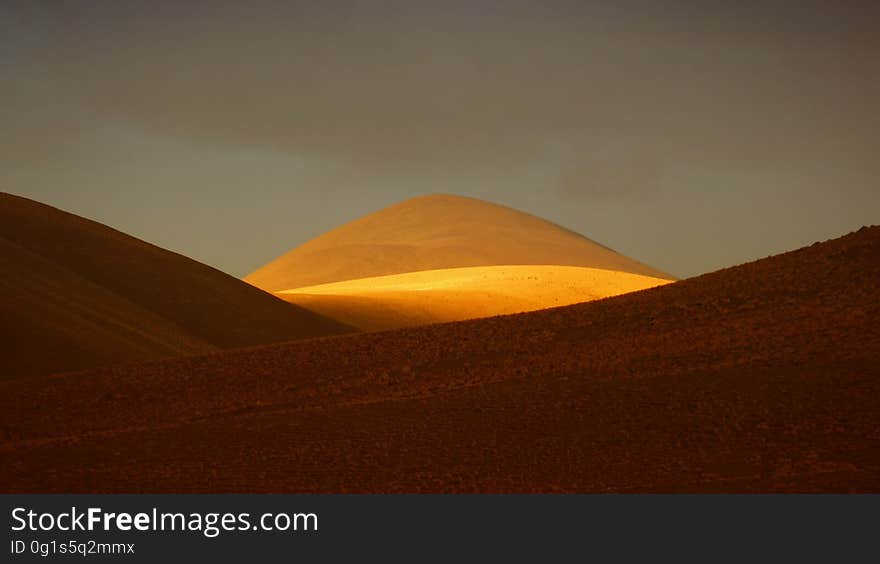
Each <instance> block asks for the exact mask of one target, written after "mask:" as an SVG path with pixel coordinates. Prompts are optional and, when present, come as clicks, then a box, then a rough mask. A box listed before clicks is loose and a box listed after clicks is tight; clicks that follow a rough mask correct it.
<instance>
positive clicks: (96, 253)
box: [0, 193, 348, 378]
mask: <svg viewBox="0 0 880 564" xmlns="http://www.w3.org/2000/svg"><path fill="white" fill-rule="evenodd" d="M0 278H2V279H0V289H2V295H0V378H11V377H19V376H28V375H34V374H47V373H51V372H58V371H65V370H79V369H83V368H90V367H95V366H101V365H105V364H110V363H114V362H126V361H129V362H130V361H134V360H144V359H150V358H159V357H165V356H169V355H175V354H190V353H194V352H207V351H210V350H215V349H218V348H230V347H239V346H246V345H255V344H262V343H274V342H281V341H287V340H292V339H301V338H307V337H316V336H323V335H330V334H338V333H341V332H345V331H347V330H348V328H347V327H343V326H341V325H340V324H339V323H336V322H333V321H330V320H327V319H324V318H322V317H320V316H318V315H316V314H314V313H312V312H309V311H306V310H303V309H301V308H298V307H296V306H293V305H291V304H287V303H285V302H284V301H282V300H279V299H278V298H276V297H274V296H272V295H269V294H267V293H266V292H262V291H260V290H258V289H257V288H254V287H253V286H251V285H249V284H246V283H244V282H242V281H240V280H238V279H236V278H234V277H232V276H229V275H227V274H224V273H222V272H220V271H218V270H215V269H213V268H210V267H208V266H205V265H203V264H201V263H198V262H196V261H193V260H191V259H188V258H186V257H183V256H181V255H178V254H175V253H172V252H170V251H166V250H164V249H161V248H159V247H156V246H153V245H150V244H149V243H145V242H143V241H141V240H139V239H135V238H134V237H130V236H128V235H125V234H124V233H120V232H119V231H116V230H114V229H111V228H109V227H107V226H105V225H101V224H99V223H96V222H93V221H90V220H87V219H85V218H82V217H78V216H76V215H73V214H69V213H65V212H63V211H60V210H57V209H55V208H52V207H49V206H46V205H43V204H40V203H37V202H34V201H32V200H28V199H26V198H20V197H17V196H13V195H10V194H6V193H0Z"/></svg>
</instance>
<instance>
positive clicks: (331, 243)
mask: <svg viewBox="0 0 880 564" xmlns="http://www.w3.org/2000/svg"><path fill="white" fill-rule="evenodd" d="M509 264H516V265H526V264H532V265H547V264H557V265H565V266H585V267H590V268H601V269H605V270H616V271H620V272H629V273H633V274H641V275H644V276H652V277H657V278H664V279H673V277H672V276H670V275H668V274H666V273H664V272H661V271H659V270H657V269H654V268H651V267H649V266H646V265H644V264H641V263H639V262H637V261H635V260H633V259H630V258H627V257H625V256H623V255H621V254H619V253H617V252H615V251H613V250H611V249H609V248H607V247H604V246H602V245H600V244H598V243H596V242H594V241H591V240H590V239H587V238H586V237H584V236H582V235H579V234H577V233H574V232H572V231H569V230H568V229H565V228H562V227H560V226H558V225H555V224H553V223H550V222H548V221H545V220H543V219H540V218H538V217H535V216H533V215H529V214H526V213H523V212H521V211H517V210H514V209H511V208H507V207H504V206H499V205H496V204H491V203H489V202H484V201H481V200H476V199H474V198H466V197H462V196H451V195H445V194H434V195H430V196H422V197H419V198H413V199H411V200H406V201H404V202H401V203H399V204H396V205H394V206H391V207H389V208H386V209H383V210H381V211H378V212H376V213H373V214H370V215H368V216H366V217H362V218H360V219H358V220H356V221H353V222H351V223H348V224H346V225H343V226H341V227H339V228H337V229H334V230H332V231H330V232H328V233H325V234H324V235H321V236H320V237H317V238H315V239H312V240H311V241H308V242H307V243H305V244H303V245H301V246H299V247H297V248H295V249H293V250H292V251H290V252H288V253H287V254H285V255H283V256H281V257H279V258H278V259H276V260H274V261H272V262H270V263H269V264H267V265H266V266H264V267H262V268H260V269H259V270H257V271H256V272H253V273H252V274H250V275H249V276H247V277H246V278H245V280H246V281H248V282H250V283H251V284H254V285H255V286H257V287H259V288H262V289H264V290H267V291H270V292H278V291H283V290H289V289H292V288H301V287H303V286H314V285H317V284H326V283H330V282H340V281H343V280H354V279H358V278H369V277H375V276H384V275H389V274H403V273H406V272H417V271H424V270H436V269H445V268H458V267H467V266H495V265H509Z"/></svg>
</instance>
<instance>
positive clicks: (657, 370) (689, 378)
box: [0, 227, 880, 494]
mask: <svg viewBox="0 0 880 564" xmlns="http://www.w3.org/2000/svg"><path fill="white" fill-rule="evenodd" d="M878 280H880V228H877V227H872V228H865V229H862V230H860V231H858V232H856V233H852V234H850V235H847V236H844V237H841V238H839V239H835V240H831V241H828V242H825V243H818V244H814V245H812V246H809V247H805V248H803V249H800V250H797V251H793V252H789V253H785V254H782V255H777V256H774V257H770V258H767V259H762V260H758V261H755V262H752V263H748V264H744V265H740V266H736V267H731V268H727V269H724V270H721V271H717V272H714V273H710V274H705V275H702V276H699V277H695V278H690V279H687V280H683V281H681V282H677V283H674V284H668V285H665V286H662V287H659V288H652V289H649V290H645V291H643V292H636V293H631V294H626V295H622V296H618V297H614V298H609V299H605V300H600V301H595V302H590V303H584V304H578V305H572V306H566V307H560V308H554V309H547V310H542V311H537V312H532V313H524V314H519V315H510V316H502V317H493V318H488V319H478V320H473V321H462V322H457V323H448V324H442V325H432V326H425V327H418V328H413V329H402V330H397V331H388V332H384V333H365V334H356V335H351V336H343V337H339V338H334V339H317V340H311V341H303V342H299V343H285V344H280V345H270V346H266V347H259V348H253V349H245V350H237V351H228V352H223V353H220V354H214V355H206V356H198V357H187V358H181V359H172V360H166V361H161V362H155V363H145V364H141V365H136V366H127V367H125V370H118V369H115V370H114V369H102V370H93V371H89V372H87V373H82V374H77V376H76V378H70V377H66V378H59V377H45V378H34V379H22V380H17V381H9V382H0V438H2V439H3V442H2V443H0V448H2V452H3V455H4V457H5V458H4V464H0V484H3V485H4V486H5V491H6V492H7V493H13V492H29V493H34V492H39V493H52V492H61V493H74V492H83V493H96V492H101V493H131V492H149V493H216V492H229V493H232V492H240V493H260V492H265V493H280V492H290V493H299V494H301V493H337V494H338V493H371V494H376V493H465V492H467V493H566V492H568V493H609V492H628V493H638V492H653V493H675V492H702V493H768V492H817V493H830V492H841V493H844V492H850V493H852V492H863V493H878V492H880V471H878V470H880V463H878V461H880V437H878V433H877V429H880V409H878V406H877V397H878V395H880V326H878V324H877V319H878V318H880V285H878ZM34 398H39V406H38V407H37V406H35V400H34ZM23 406H31V407H29V408H23ZM145 445H148V446H149V448H144V447H145ZM95 461H98V462H95ZM132 468H137V472H132V471H131V469H132ZM328 468H332V472H330V471H326V470H327V469H328Z"/></svg>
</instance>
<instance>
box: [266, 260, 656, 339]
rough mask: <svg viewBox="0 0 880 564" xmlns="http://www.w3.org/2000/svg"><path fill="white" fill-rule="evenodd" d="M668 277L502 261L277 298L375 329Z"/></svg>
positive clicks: (534, 306)
mask: <svg viewBox="0 0 880 564" xmlns="http://www.w3.org/2000/svg"><path fill="white" fill-rule="evenodd" d="M669 282H670V281H669V280H666V279H662V278H655V277H651V276H643V275H640V274H631V273H628V272H615V271H611V270H602V269H598V268H585V267H577V266H548V265H502V266H478V267H468V268H449V269H439V270H427V271H421V272H410V273H406V274H397V275H391V276H378V277H371V278H362V279H358V280H349V281H345V282H335V283H332V284H320V285H316V286H307V287H304V288H297V289H292V290H286V291H281V292H277V295H278V296H279V297H281V298H283V299H285V300H287V301H290V302H291V303H294V304H297V305H300V306H302V307H304V308H306V309H310V310H312V311H314V312H316V313H318V314H320V315H322V316H325V317H329V318H331V319H335V320H338V321H341V322H343V323H346V324H348V325H352V326H354V327H357V328H359V329H364V330H370V331H373V330H384V329H393V328H398V327H410V326H416V325H425V324H429V323H441V322H446V321H459V320H462V319H473V318H478V317H491V316H493V315H502V314H507V313H519V312H524V311H534V310H538V309H545V308H549V307H555V306H563V305H569V304H573V303H578V302H586V301H590V300H595V299H599V298H606V297H609V296H616V295H618V294H625V293H627V292H634V291H637V290H644V289H645V288H651V287H654V286H660V285H662V284H667V283H669Z"/></svg>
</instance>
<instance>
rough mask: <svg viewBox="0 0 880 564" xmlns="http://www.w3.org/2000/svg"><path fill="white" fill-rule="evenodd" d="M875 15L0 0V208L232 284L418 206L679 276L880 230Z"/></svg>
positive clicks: (768, 9)
mask: <svg viewBox="0 0 880 564" xmlns="http://www.w3.org/2000/svg"><path fill="white" fill-rule="evenodd" d="M878 29H880V8H877V7H875V6H874V3H872V2H859V1H858V0H853V1H850V2H819V1H816V0H801V1H790V2H787V1H783V0H763V1H754V0H744V1H741V2H729V1H720V0H712V1H710V0H706V1H698V0H681V1H668V2H662V1H660V0H653V1H635V0H617V1H614V2H598V1H590V0H580V1H552V0H542V1H541V2H534V1H531V2H524V1H518V0H508V1H497V0H496V1H491V2H490V1H479V0H471V1H467V2H463V1H455V0H447V1H442V2H440V1H426V0H407V1H379V0H373V1H359V2H334V1H308V2H306V1H296V0H293V1H264V0H251V1H248V2H240V1H214V2H182V1H179V0H178V1H174V2H171V1H164V0H151V1H139V0H127V1H125V2H119V1H112V0H105V1H90V0H79V1H75V0H68V1H62V0H51V1H50V0H0V190H3V191H6V192H10V193H13V194H19V195H23V196H27V197H29V198H33V199H35V200H38V201H41V202H44V203H47V204H50V205H53V206H56V207H60V208H62V209H65V210H67V211H70V212H73V213H76V214H79V215H83V216H85V217H89V218H91V219H95V220H97V221H100V222H102V223H106V224H108V225H111V226H113V227H115V228H117V229H120V230H122V231H125V232H127V233H130V234H132V235H135V236H137V237H140V238H142V239H145V240H148V241H150V242H152V243H155V244H157V245H160V246H162V247H165V248H168V249H171V250H174V251H177V252H180V253H183V254H185V255H187V256H190V257H192V258H195V259H197V260H200V261H202V262H205V263H207V264H210V265H212V266H215V267H217V268H219V269H221V270H223V271H226V272H228V273H230V274H233V275H235V276H244V275H246V274H248V273H250V272H251V271H253V270H255V269H257V268H258V267H260V266H261V265H263V264H264V263H266V262H268V261H270V260H272V259H274V258H275V257H276V256H278V255H280V254H282V253H284V252H286V251H288V250H290V249H291V248H293V247H295V246H297V245H299V244H301V243H303V242H305V241H306V240H308V239H310V238H312V237H315V236H317V235H320V234H321V233H323V232H325V231H328V230H330V229H332V228H334V227H336V226H338V225H340V224H342V223H344V222H346V221H349V220H352V219H356V218H358V217H360V216H362V215H365V214H367V213H370V212H373V211H376V210H379V209H381V208H383V207H385V206H388V205H390V204H393V203H396V202H398V201H401V200H404V199H407V198H411V197H415V196H419V195H422V194H428V193H437V192H443V193H452V194H461V195H466V196H473V197H477V198H481V199H485V200H489V201H492V202H496V203H500V204H504V205H508V206H511V207H514V208H517V209H521V210H523V211H527V212H529V213H532V214H535V215H538V216H541V217H544V218H546V219H548V220H551V221H553V222H556V223H559V224H561V225H564V226H565V227H568V228H570V229H573V230H575V231H578V232H580V233H582V234H584V235H586V236H588V237H590V238H592V239H594V240H596V241H599V242H601V243H603V244H605V245H608V246H610V247H612V248H614V249H616V250H618V251H620V252H622V253H624V254H626V255H628V256H631V257H633V258H636V259H638V260H640V261H642V262H645V263H647V264H650V265H652V266H655V267H657V268H660V269H662V270H665V271H667V272H671V273H673V274H675V275H677V276H680V277H687V276H692V275H696V274H700V273H703V272H708V271H712V270H716V269H718V268H722V267H726V266H731V265H734V264H739V263H742V262H745V261H749V260H754V259H757V258H761V257H764V256H768V255H771V254H775V253H778V252H782V251H786V250H791V249H794V248H797V247H800V246H804V245H807V244H810V243H812V242H814V241H817V240H825V239H829V238H833V237H837V236H840V235H842V234H845V233H848V232H850V231H853V230H855V229H858V228H859V227H861V226H862V225H867V224H875V223H880V184H878V181H877V180H878V178H880V158H878V156H880V141H878V139H880V137H878V131H880V108H878V102H880V33H878V32H877V30H878Z"/></svg>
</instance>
